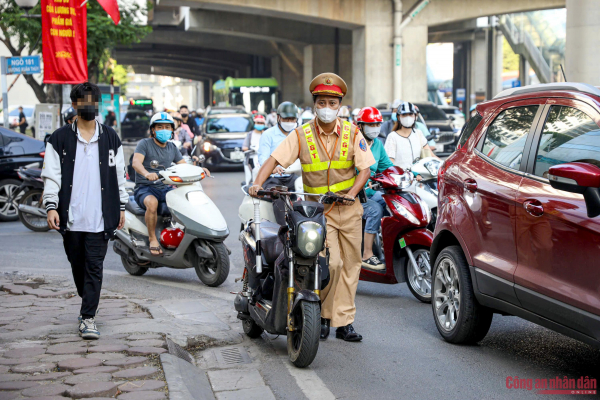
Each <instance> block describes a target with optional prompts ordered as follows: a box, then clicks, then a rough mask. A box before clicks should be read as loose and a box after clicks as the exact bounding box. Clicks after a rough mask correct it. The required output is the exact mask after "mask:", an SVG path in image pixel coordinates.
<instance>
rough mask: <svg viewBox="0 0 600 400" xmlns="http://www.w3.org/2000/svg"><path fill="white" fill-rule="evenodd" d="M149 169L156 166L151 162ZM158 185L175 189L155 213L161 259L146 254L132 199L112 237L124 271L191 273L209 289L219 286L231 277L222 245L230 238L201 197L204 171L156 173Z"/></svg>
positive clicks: (180, 167)
mask: <svg viewBox="0 0 600 400" xmlns="http://www.w3.org/2000/svg"><path fill="white" fill-rule="evenodd" d="M150 165H151V167H152V168H159V167H162V168H164V167H163V166H160V165H158V161H156V160H154V161H152V162H151V163H150ZM159 175H160V176H161V177H162V178H160V179H159V180H160V181H163V182H164V183H166V184H168V185H175V186H177V188H176V189H174V190H171V191H170V192H168V193H167V196H166V206H164V204H161V206H159V209H158V211H157V214H158V220H157V224H156V236H157V237H159V238H160V240H159V242H160V244H161V247H162V250H163V254H162V255H160V256H155V255H152V253H151V252H150V249H149V245H150V243H149V239H148V228H147V227H146V222H145V213H146V212H145V210H144V209H142V208H141V207H139V205H138V204H137V203H136V202H135V199H134V197H133V196H130V197H129V202H128V203H127V205H126V206H125V225H124V226H123V228H122V229H121V230H118V231H117V232H116V238H115V241H114V245H113V249H114V251H115V253H117V254H119V255H120V256H121V262H122V263H123V267H124V268H125V270H126V271H127V272H129V273H130V274H131V275H136V276H141V275H144V274H145V273H146V272H147V271H148V269H149V268H158V267H162V266H166V267H170V268H178V269H183V268H194V269H195V270H196V275H198V278H199V279H200V280H201V281H202V282H203V283H204V284H205V285H207V286H213V287H214V286H219V285H220V284H222V283H223V282H225V279H227V276H228V275H229V254H230V251H229V249H228V248H227V247H226V246H225V243H224V242H223V241H224V240H225V238H227V236H229V229H228V228H227V222H225V218H223V215H222V214H221V212H220V211H219V209H218V208H217V206H216V205H215V204H214V203H213V202H212V200H211V199H210V198H209V197H208V196H207V195H206V193H204V191H203V189H202V185H201V183H200V181H201V180H202V179H204V178H205V173H204V170H203V169H202V168H200V167H196V166H193V165H189V164H177V165H174V166H172V167H169V168H166V169H165V170H164V171H160V172H159Z"/></svg>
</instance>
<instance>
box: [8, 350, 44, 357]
mask: <svg viewBox="0 0 600 400" xmlns="http://www.w3.org/2000/svg"><path fill="white" fill-rule="evenodd" d="M45 352H46V349H45V348H43V347H31V348H24V349H13V350H9V351H7V352H5V353H4V354H2V357H5V358H30V357H35V356H39V355H42V354H44V353H45Z"/></svg>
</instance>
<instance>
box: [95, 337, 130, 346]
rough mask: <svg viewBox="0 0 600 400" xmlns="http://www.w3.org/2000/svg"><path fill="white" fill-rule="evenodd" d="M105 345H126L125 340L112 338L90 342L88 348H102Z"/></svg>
mask: <svg viewBox="0 0 600 400" xmlns="http://www.w3.org/2000/svg"><path fill="white" fill-rule="evenodd" d="M107 344H124V345H127V340H125V339H113V338H109V339H107V338H104V337H103V338H100V339H99V340H95V341H93V342H90V346H104V345H107Z"/></svg>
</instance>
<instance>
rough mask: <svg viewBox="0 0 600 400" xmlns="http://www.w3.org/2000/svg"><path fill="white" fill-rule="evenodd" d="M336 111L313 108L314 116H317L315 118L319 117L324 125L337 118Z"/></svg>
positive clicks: (327, 108)
mask: <svg viewBox="0 0 600 400" xmlns="http://www.w3.org/2000/svg"><path fill="white" fill-rule="evenodd" d="M338 111H339V109H338V110H332V109H331V108H329V107H325V108H315V114H317V117H319V119H320V120H321V121H323V122H325V123H326V124H328V123H330V122H333V121H334V120H335V118H336V117H337V114H338Z"/></svg>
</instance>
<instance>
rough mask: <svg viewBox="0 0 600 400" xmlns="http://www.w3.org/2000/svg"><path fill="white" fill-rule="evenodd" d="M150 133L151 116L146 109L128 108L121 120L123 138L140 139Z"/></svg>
mask: <svg viewBox="0 0 600 400" xmlns="http://www.w3.org/2000/svg"><path fill="white" fill-rule="evenodd" d="M149 135H150V117H149V116H148V114H147V112H146V111H144V110H131V109H130V110H127V114H125V118H123V121H122V122H121V139H122V140H139V139H143V138H147V137H149Z"/></svg>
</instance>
